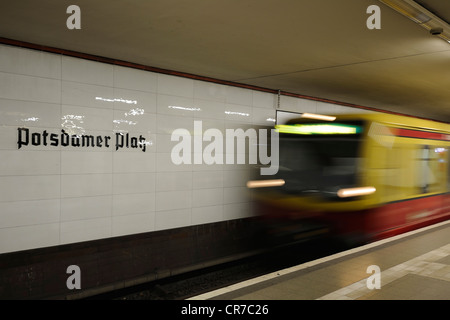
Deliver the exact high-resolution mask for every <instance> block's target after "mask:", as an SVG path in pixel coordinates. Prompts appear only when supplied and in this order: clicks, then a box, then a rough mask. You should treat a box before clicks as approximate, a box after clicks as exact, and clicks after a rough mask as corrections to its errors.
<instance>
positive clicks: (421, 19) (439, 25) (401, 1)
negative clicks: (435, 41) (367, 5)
mask: <svg viewBox="0 0 450 320" xmlns="http://www.w3.org/2000/svg"><path fill="white" fill-rule="evenodd" d="M379 1H380V2H382V3H384V4H385V5H387V6H389V7H390V8H392V9H394V10H395V11H397V12H398V13H401V14H402V15H404V16H405V17H407V18H409V19H410V20H412V21H414V22H415V23H418V24H419V25H420V26H422V27H423V28H425V29H427V30H428V31H429V32H430V33H431V34H433V35H435V36H437V37H439V38H441V39H443V40H445V41H447V42H449V43H450V26H449V25H448V23H447V22H445V21H443V20H442V19H440V18H439V17H437V16H436V15H434V14H433V13H432V12H430V11H428V10H427V9H425V8H424V7H422V6H421V5H419V4H418V3H417V2H415V1H413V0H379ZM437 31H439V32H437Z"/></svg>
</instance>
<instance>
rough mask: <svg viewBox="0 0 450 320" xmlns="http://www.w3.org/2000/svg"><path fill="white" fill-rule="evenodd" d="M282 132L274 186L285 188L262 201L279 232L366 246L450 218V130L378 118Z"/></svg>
mask: <svg viewBox="0 0 450 320" xmlns="http://www.w3.org/2000/svg"><path fill="white" fill-rule="evenodd" d="M330 120H331V121H330ZM276 130H277V131H278V132H279V171H278V173H277V174H276V175H275V176H273V177H271V178H270V179H273V181H281V182H282V183H278V184H275V186H274V184H270V183H269V184H267V185H271V187H266V188H259V189H258V190H256V194H255V196H256V199H257V204H258V206H257V207H258V211H259V213H260V214H261V217H262V218H263V220H264V221H265V222H266V225H269V226H271V232H272V233H276V234H277V233H278V234H277V235H279V234H284V235H290V236H292V237H297V238H301V237H302V232H303V233H305V230H306V231H307V232H306V233H305V234H308V232H309V234H311V230H309V231H308V229H307V228H306V229H305V228H304V226H305V225H307V224H310V225H321V226H326V229H327V230H328V231H330V232H331V233H332V234H333V235H336V236H339V237H343V238H344V239H346V240H350V241H351V242H357V243H366V242H370V241H374V240H379V239H382V238H386V237H390V236H393V235H396V234H400V233H403V232H406V231H410V230H413V229H416V228H419V227H423V226H426V225H430V224H433V223H437V222H440V221H443V220H447V219H449V218H450V165H449V163H450V161H449V160H450V159H449V149H450V125H448V124H446V123H440V122H435V121H430V120H423V119H418V118H412V117H404V116H398V115H390V114H378V113H373V114H364V115H338V116H336V117H331V119H330V118H329V117H328V119H327V121H324V120H317V119H308V118H298V119H293V120H290V121H288V122H287V123H286V124H282V125H277V126H276ZM312 233H314V231H312Z"/></svg>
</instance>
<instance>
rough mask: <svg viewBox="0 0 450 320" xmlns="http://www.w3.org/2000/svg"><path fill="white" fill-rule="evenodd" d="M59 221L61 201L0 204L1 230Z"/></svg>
mask: <svg viewBox="0 0 450 320" xmlns="http://www.w3.org/2000/svg"><path fill="white" fill-rule="evenodd" d="M59 221H60V200H59V199H49V200H34V201H14V202H0V226H1V227H0V229H1V228H12V227H21V226H28V225H39V224H49V223H59ZM10 241H11V239H10Z"/></svg>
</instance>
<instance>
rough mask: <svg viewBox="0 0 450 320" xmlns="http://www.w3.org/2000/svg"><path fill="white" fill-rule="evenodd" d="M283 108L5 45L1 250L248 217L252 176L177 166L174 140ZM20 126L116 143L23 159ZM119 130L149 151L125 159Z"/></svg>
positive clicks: (269, 99) (40, 149)
mask: <svg viewBox="0 0 450 320" xmlns="http://www.w3.org/2000/svg"><path fill="white" fill-rule="evenodd" d="M280 103H281V105H280V109H282V110H286V111H293V112H318V113H335V112H346V111H349V108H344V107H340V106H336V105H331V104H324V103H320V102H315V101H309V100H302V99H296V98H292V97H286V96H283V97H281V101H280ZM276 106H277V95H274V94H270V93H264V92H259V91H252V90H248V89H242V88H236V87H230V86H225V85H219V84H214V83H208V82H203V81H196V80H192V79H186V78H179V77H174V76H169V75H164V74H156V73H151V72H146V71H142V70H135V69H130V68H125V67H120V66H113V65H108V64H103V63H98V62H94V61H88V60H83V59H77V58H72V57H66V56H60V55H56V54H50V53H45V52H39V51H33V50H28V49H23V48H16V47H10V46H5V45H0V159H1V161H0V253H5V252H12V251H18V250H25V249H31V248H38V247H45V246H54V245H59V244H66V243H73V242H79V241H87V240H93V239H100V238H107V237H113V236H121V235H128V234H134V233H140V232H151V231H156V230H162V229H169V228H176V227H183V226H190V225H195V224H203V223H209V222H217V221H225V220H229V219H237V218H243V217H248V216H250V215H251V212H252V211H251V208H252V203H251V199H249V197H248V193H247V190H246V187H245V185H246V182H247V180H248V179H249V176H250V174H249V171H248V170H247V167H246V166H240V165H212V166H208V165H206V164H202V165H194V164H192V165H179V166H177V165H175V164H173V163H172V161H171V150H172V147H173V146H174V145H175V144H176V143H177V142H173V141H171V133H172V131H173V130H175V129H178V128H185V129H187V130H189V131H190V132H192V131H193V128H194V121H196V120H202V121H203V123H202V124H203V130H206V129H209V128H216V129H219V130H221V131H222V132H224V133H225V129H227V128H233V129H235V128H240V127H243V128H245V127H246V126H251V125H267V126H271V125H273V124H274V122H273V119H275V109H276ZM19 127H26V128H30V130H31V131H32V132H43V131H44V130H47V131H48V132H49V133H57V134H60V133H61V129H64V130H66V131H67V132H70V133H78V134H89V135H94V136H97V135H101V136H111V137H112V140H111V141H110V144H111V146H110V147H109V148H105V147H103V148H97V147H96V148H89V147H84V148H77V147H61V146H57V147H55V146H50V145H47V146H44V145H40V146H31V145H29V146H23V147H22V148H21V149H20V150H18V145H17V139H18V130H17V129H18V128H19ZM115 132H123V133H127V132H128V133H129V134H131V135H133V136H139V135H142V136H144V137H145V138H146V140H147V141H148V143H149V144H148V145H147V150H146V152H142V151H141V150H140V149H124V150H118V151H116V150H115V147H114V138H115ZM205 145H206V143H205Z"/></svg>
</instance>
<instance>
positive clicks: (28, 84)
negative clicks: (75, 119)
mask: <svg viewBox="0 0 450 320" xmlns="http://www.w3.org/2000/svg"><path fill="white" fill-rule="evenodd" d="M0 98H5V99H13V100H25V101H35V102H48V103H59V102H60V101H61V81H60V80H55V79H47V78H38V77H31V76H24V75H17V74H11V73H3V72H0Z"/></svg>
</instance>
